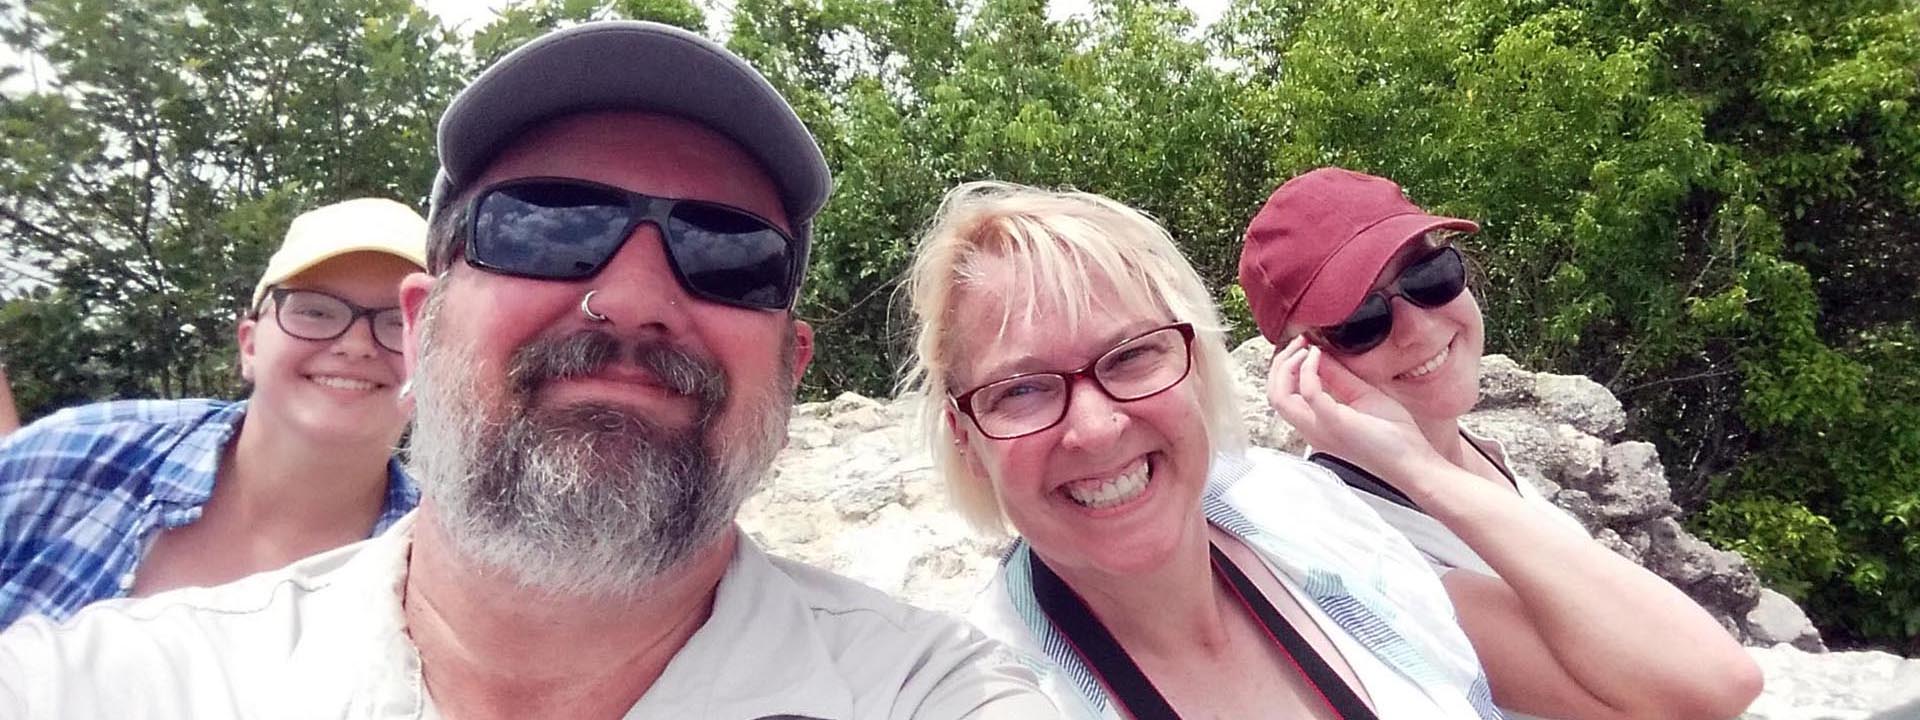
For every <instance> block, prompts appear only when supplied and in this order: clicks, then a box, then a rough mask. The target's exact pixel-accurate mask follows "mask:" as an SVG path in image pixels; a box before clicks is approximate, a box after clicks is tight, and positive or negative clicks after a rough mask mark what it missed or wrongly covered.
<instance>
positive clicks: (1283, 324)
mask: <svg viewBox="0 0 1920 720" xmlns="http://www.w3.org/2000/svg"><path fill="white" fill-rule="evenodd" d="M1441 228H1446V229H1450V230H1461V231H1465V232H1476V231H1478V230H1479V229H1480V226H1479V225H1475V224H1474V223H1472V222H1471V221H1467V220H1461V219H1459V218H1450V217H1441V216H1439V215H1428V214H1427V212H1426V211H1425V210H1421V209H1420V206H1418V205H1415V204H1413V201H1412V200H1408V199H1407V195H1406V192H1405V191H1403V190H1401V189H1400V186H1399V185H1395V184H1394V183H1393V181H1392V180H1388V179H1386V178H1379V177H1374V176H1372V175H1367V174H1364V173H1357V172H1354V171H1352V170H1345V169H1342V168H1336V167H1324V168H1320V169H1318V170H1313V171H1311V172H1308V173H1306V174H1303V175H1299V176H1297V177H1295V178H1293V179H1292V180H1288V181H1287V182H1286V184H1284V185H1281V186H1280V188H1279V189H1277V190H1274V191H1273V195H1272V196H1270V197H1268V198H1267V204H1266V205H1265V206H1263V207H1261V208H1260V212H1259V213H1258V214H1255V215H1254V216H1253V222H1251V223H1248V224H1247V234H1246V245H1245V246H1244V247H1242V248H1241V249H1240V288H1241V289H1242V290H1244V291H1245V292H1246V294H1247V305H1248V306H1249V307H1251V308H1252V310H1253V320H1254V322H1255V323H1258V324H1259V325H1260V334H1262V335H1265V336H1267V339H1268V340H1271V341H1273V342H1274V343H1275V344H1278V343H1279V342H1280V341H1281V339H1282V333H1283V332H1285V330H1286V328H1287V325H1288V324H1289V323H1298V324H1300V325H1305V326H1309V327H1323V326H1327V325H1335V324H1338V323H1339V322H1340V321H1342V320H1345V319H1347V316H1348V315H1350V314H1352V313H1353V309H1354V308H1356V307H1359V306H1360V300H1361V299H1362V298H1364V297H1366V295H1367V292H1368V291H1369V290H1370V289H1372V287H1373V280H1374V278H1376V277H1379V276H1380V270H1381V269H1382V268H1385V267H1386V266H1387V261H1388V260H1391V259H1393V254H1394V253H1396V252H1398V251H1399V250H1400V248H1401V247H1402V246H1404V245H1405V244H1406V243H1407V241H1408V240H1412V239H1414V238H1417V237H1420V236H1422V235H1424V234H1426V233H1427V232H1428V231H1431V230H1437V229H1441Z"/></svg>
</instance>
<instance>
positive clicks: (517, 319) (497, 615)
mask: <svg viewBox="0 0 1920 720" xmlns="http://www.w3.org/2000/svg"><path fill="white" fill-rule="evenodd" d="M438 140H439V150H440V161H441V172H440V174H439V179H438V181H437V182H436V183H435V187H434V190H433V194H432V208H431V211H430V213H429V223H430V227H429V236H428V271H429V272H427V273H420V274H415V275H412V276H409V277H407V278H406V279H405V280H403V281H402V282H401V288H400V301H401V307H402V308H403V310H404V311H405V313H406V316H407V343H406V357H407V361H408V366H409V368H410V369H411V371H412V394H413V398H414V401H415V403H416V410H417V419H416V426H415V429H414V431H413V445H412V470H413V471H414V475H415V477H416V478H417V480H418V483H419V485H420V487H421V491H422V495H423V499H422V501H421V505H420V509H419V510H418V511H417V512H416V513H415V514H414V515H413V516H412V517H410V518H408V519H405V520H402V521H401V522H400V523H399V524H397V525H396V526H395V527H394V529H393V530H392V531H390V532H388V533H387V534H385V535H383V536H381V537H378V538H375V539H373V540H369V541H367V542H365V543H361V544H358V545H354V546H349V547H347V548H344V549H341V550H338V551H334V552H331V553H326V554H322V555H318V556H315V557H313V558H310V559H307V560H303V561H300V562H297V563H295V564H293V565H292V566H289V567H287V568H285V569H283V570H280V571H276V572H270V573H265V574H262V575H256V576H253V577H251V578H248V579H246V580H242V581H240V582H238V583H235V584H232V585H227V586H222V587H219V588H213V589H207V590H194V591H183V592H176V593H168V594H162V595H159V596H155V597H152V598H147V599H144V600H140V601H133V602H125V601H116V602H111V603H107V604H105V605H101V606H96V608H93V609H89V610H87V611H85V612H82V613H81V614H80V615H78V616H76V617H75V619H74V620H73V621H72V622H71V623H69V624H67V625H64V626H55V625H52V624H50V623H47V622H43V621H39V622H27V623H22V624H21V625H17V626H15V627H14V629H12V630H10V631H8V632H7V633H6V634H4V635H0V716H4V717H13V716H16V715H18V716H39V717H109V716H111V717H124V716H127V715H128V714H134V715H139V716H143V717H193V718H227V717H231V718H241V717H354V718H360V717H376V718H422V717H449V718H458V719H461V720H466V719H472V718H541V717H551V718H619V717H627V718H641V717H662V718H668V717H670V718H680V717H694V718H766V717H782V718H785V717H807V718H1023V719H1024V718H1035V717H1052V716H1054V710H1053V708H1052V706H1051V705H1050V704H1049V703H1048V702H1047V701H1046V700H1045V699H1044V698H1043V697H1042V696H1041V695H1040V694H1039V691H1038V689H1037V687H1036V686H1035V684H1034V678H1033V676H1032V674H1031V673H1030V672H1028V671H1027V670H1026V668H1025V667H1024V666H1022V665H1020V664H1018V663H1016V662H1012V661H1010V660H1007V659H1004V656H1003V655H1002V653H1003V652H1005V651H1004V649H1002V648H1000V647H999V646H996V645H994V644H992V643H991V642H990V641H987V640H985V639H984V638H982V637H981V636H980V635H979V634H978V633H977V632H976V631H974V630H973V629H972V628H971V627H969V626H966V625H964V624H963V623H960V622H959V621H957V620H953V619H950V618H947V617H945V616H941V615H937V614H934V613H929V612H925V611H921V610H917V609H914V608H911V607H908V606H906V605H903V604H900V603H898V602H896V601H893V600H891V599H889V598H886V597H885V596H883V595H881V594H880V593H878V592H877V591H874V590H872V589H869V588H866V587H863V586H860V585H858V584H857V583H854V582H852V581H850V580H846V579H844V578H840V577H837V576H834V575H832V574H829V573H826V572H824V571H820V570H816V569H813V568H809V567H806V566H803V565H799V564H795V563H790V562H786V561H782V560H779V559H776V558H772V557H770V556H768V555H767V554H765V553H764V552H762V551H761V550H760V549H759V548H758V547H756V546H755V545H754V544H753V543H752V541H751V540H748V539H745V538H743V537H741V534H740V532H739V531H738V530H737V529H736V527H735V526H734V523H733V518H734V514H735V513H736V512H737V511H738V509H739V507H740V505H741V503H742V502H744V501H745V499H746V497H747V495H748V494H749V493H750V492H751V491H752V490H753V488H754V487H755V485H756V483H757V482H758V481H759V480H760V479H761V478H762V477H763V476H764V475H765V474H766V472H767V469H768V466H769V465H770V463H771V462H772V460H773V457H774V454H775V453H776V452H777V451H778V450H779V449H780V447H781V446H782V444H783V443H784V441H785V432H786V424H787V413H788V408H789V406H790V405H791V403H792V400H793V390H794V385H795V383H796V382H797V381H798V379H799V377H800V374H801V373H802V372H803V371H804V370H805V368H806V365H807V362H808V360H809V359H810V358H811V356H812V348H813V334H812V330H811V328H809V327H808V326H807V325H806V324H805V323H804V322H801V321H799V320H797V319H795V318H794V316H793V312H792V308H793V304H794V301H795V298H796V297H797V295H798V290H799V284H800V281H801V278H802V277H803V275H804V272H805V266H806V257H807V251H808V244H809V242H810V240H811V237H812V233H811V227H810V225H811V221H812V219H813V217H814V215H815V214H816V213H817V212H818V211H819V209H820V208H821V206H822V205H824V204H825V202H826V198H827V194H828V191H829V189H830V186H831V181H830V178H829V176H828V174H827V169H826V164H825V161H824V159H823V158H822V157H821V154H820V151H819V148H818V147H817V145H816V144H815V142H814V140H813V138H812V136H811V135H810V134H808V132H807V130H806V128H805V127H804V126H802V125H801V123H800V121H799V119H798V118H797V117H796V116H795V115H794V113H793V110H792V109H791V108H790V107H789V106H788V105H787V103H786V102H785V101H784V100H783V99H782V98H781V97H780V96H779V95H778V94H777V93H776V92H775V91H774V90H773V88H772V87H771V86H770V85H769V84H768V83H767V82H766V80H765V79H763V78H762V77H760V75H759V74H758V73H756V72H755V71H754V70H753V69H752V68H751V67H749V66H748V65H747V64H746V63H745V62H743V61H742V60H740V59H739V58H738V57H735V56H733V55H732V54H730V53H728V52H727V51H726V50H725V49H723V48H721V47H720V46H718V45H715V44H713V43H711V42H709V41H707V40H705V39H703V38H701V37H699V36H697V35H694V34H692V33H688V32H685V31H682V30H678V29H675V28H671V27H667V26H664V25H657V24H652V23H640V22H600V23H589V24H585V25H579V26H575V27H572V28H568V29H565V30H560V31H557V32H554V33H551V34H549V35H547V36H545V37H542V38H539V39H536V40H534V41H532V42H531V43H529V44H527V45H526V46H524V47H522V48H520V49H518V50H516V51H515V52H513V53H511V54H509V55H508V56H506V57H505V58H503V59H501V60H500V61H499V62H498V63H496V64H495V65H494V66H493V67H491V68H489V69H488V70H487V71H486V72H485V73H484V74H482V75H481V76H480V77H479V78H478V79H477V80H475V81H474V82H473V84H471V85H470V86H468V87H467V88H466V89H465V90H463V91H462V92H461V93H460V95H459V96H458V97H456V98H455V99H454V101H453V103H452V104H451V105H450V106H449V107H448V109H447V112H446V115H445V116H444V117H442V118H441V122H440V129H439V136H438Z"/></svg>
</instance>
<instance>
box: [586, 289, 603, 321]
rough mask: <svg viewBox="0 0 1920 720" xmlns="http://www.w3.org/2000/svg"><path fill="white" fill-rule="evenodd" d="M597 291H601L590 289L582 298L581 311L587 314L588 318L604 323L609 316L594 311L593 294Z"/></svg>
mask: <svg viewBox="0 0 1920 720" xmlns="http://www.w3.org/2000/svg"><path fill="white" fill-rule="evenodd" d="M596 292H600V291H598V290H588V291H587V294H586V295H584V296H582V297H581V298H580V313H581V314H583V315H586V316H587V319H588V320H592V321H594V322H597V323H603V322H606V321H607V316H605V315H601V314H600V313H597V312H594V311H593V294H594V293H596Z"/></svg>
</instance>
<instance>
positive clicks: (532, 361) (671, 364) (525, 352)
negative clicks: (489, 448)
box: [507, 330, 727, 417]
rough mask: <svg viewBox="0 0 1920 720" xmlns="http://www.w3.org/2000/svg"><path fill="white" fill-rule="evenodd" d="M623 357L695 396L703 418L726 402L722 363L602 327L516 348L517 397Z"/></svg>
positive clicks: (511, 377) (512, 375) (513, 378)
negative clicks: (630, 338) (625, 338)
mask: <svg viewBox="0 0 1920 720" xmlns="http://www.w3.org/2000/svg"><path fill="white" fill-rule="evenodd" d="M621 361H628V362H631V363H633V364H634V366H636V367H638V368H640V369H642V370H645V371H647V372H648V373H651V374H652V375H653V376H654V377H656V378H658V379H659V380H660V383H661V384H662V385H664V386H666V387H667V388H668V389H670V390H672V391H674V392H676V393H679V394H681V395H686V396H690V397H692V398H694V400H695V401H696V402H698V403H699V405H700V408H701V414H702V415H703V416H707V417H711V416H712V414H713V412H714V411H716V410H718V409H719V408H720V406H721V405H722V404H724V403H725V402H726V399H727V398H726V395H727V383H726V372H725V371H723V370H721V369H720V367H719V366H718V365H717V364H715V363H713V362H711V361H708V360H706V359H703V358H700V357H696V356H694V355H693V354H692V353H688V352H686V351H684V350H681V349H679V348H676V347H673V346H671V345H668V344H666V343H664V342H659V341H655V340H634V341H631V342H623V341H622V340H621V339H620V338H618V337H615V336H614V335H613V334H612V333H608V332H604V331H601V330H581V331H579V332H576V333H572V334H570V335H566V336H563V337H555V338H543V339H541V340H537V341H535V342H533V343H531V344H528V345H527V346H525V347H522V348H520V349H519V350H516V351H514V353H513V358H512V360H511V362H510V367H509V369H508V371H507V381H508V383H509V384H510V385H511V386H512V387H513V390H514V393H515V394H516V395H518V396H520V397H522V398H526V397H531V396H532V395H533V393H534V392H535V391H536V390H539V389H540V386H541V385H544V384H546V383H548V382H551V381H554V380H565V379H569V378H576V377H582V376H586V375H592V374H594V373H597V372H600V371H601V370H604V369H606V368H607V367H608V366H610V365H613V364H615V363H618V362H621Z"/></svg>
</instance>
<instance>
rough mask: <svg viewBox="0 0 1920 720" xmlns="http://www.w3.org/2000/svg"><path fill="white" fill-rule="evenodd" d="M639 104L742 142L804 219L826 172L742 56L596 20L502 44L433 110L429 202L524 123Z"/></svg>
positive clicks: (664, 32)
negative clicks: (436, 114) (435, 156)
mask: <svg viewBox="0 0 1920 720" xmlns="http://www.w3.org/2000/svg"><path fill="white" fill-rule="evenodd" d="M616 109H617V110H642V111H649V112H658V113H662V114H668V115H676V116H680V117H684V118H687V119H690V120H694V121H697V122H699V123H701V124H703V125H706V126H708V127H711V128H713V129H715V130H717V131H719V132H721V133H722V134H724V135H727V136H728V137H730V138H732V139H733V140H734V141H735V142H738V143H739V144H740V145H741V146H742V147H744V148H745V149H746V150H747V151H748V152H749V153H751V154H752V155H753V156H754V157H755V158H756V159H757V160H759V161H760V163H761V165H762V166H763V167H764V168H765V170H766V171H767V173H768V174H769V175H771V176H772V179H773V180H774V183H775V184H776V185H777V186H778V187H779V189H780V193H781V199H782V201H783V202H784V204H785V206H786V209H787V212H788V213H789V215H791V219H792V220H793V221H794V222H795V223H796V224H799V223H804V222H806V221H807V220H810V219H811V218H812V217H813V216H814V214H816V213H818V212H819V211H820V208H821V207H822V206H824V205H825V204H826V202H827V196H828V195H829V194H830V193H831V191H832V187H833V181H832V178H831V176H830V175H829V174H828V172H827V164H826V158H825V157H824V156H822V155H821V153H820V148H819V146H818V145H817V144H815V142H814V139H813V135H812V134H811V133H809V132H807V128H806V126H805V125H804V124H802V123H801V122H800V118H799V117H798V116H796V115H795V114H794V112H793V109H792V108H791V107H789V106H788V105H787V103H786V101H785V100H784V99H783V98H782V97H781V96H780V94H779V93H778V92H777V91H775V90H774V88H773V85H772V84H770V83H768V82H767V80H766V78H764V77H761V76H760V73H759V72H757V71H755V70H754V69H753V68H752V67H751V66H749V65H747V64H746V62H745V61H743V60H741V59H740V58H738V57H735V56H733V55H732V54H731V53H728V52H726V51H725V50H724V49H723V48H721V47H720V46H718V45H715V44H713V43H712V42H711V41H709V40H707V39H705V38H702V37H700V36H698V35H695V34H693V33H690V32H687V31H685V30H682V29H680V28H676V27H672V26H669V25H662V24H659V23H651V22H639V21H606V22H595V23H587V24H584V25H577V26H574V27H571V28H567V29H564V30H560V31H557V32H554V33H550V34H548V35H546V36H543V37H541V38H538V39H536V40H534V41H532V42H529V43H527V44H526V45H524V46H522V47H520V48H519V49H517V50H514V51H513V52H512V53H509V54H508V55H507V56H506V57H504V58H502V59H501V60H500V61H499V62H497V63H494V65H493V66H492V67H491V68H488V69H487V71H486V72H485V73H482V74H481V75H480V77H479V78H478V79H476V80H474V81H473V84H471V85H469V86H467V88H466V89H465V90H463V91H462V92H461V93H460V95H459V96H458V97H456V98H454V101H453V103H452V104H451V105H450V106H448V108H447V112H446V114H445V115H443V116H442V117H441V121H440V132H439V151H440V164H441V167H442V172H443V173H444V174H445V176H446V177H445V178H444V179H436V182H435V187H434V192H433V198H432V199H433V203H432V205H433V207H434V209H435V211H438V210H439V209H441V208H442V207H443V206H444V205H445V203H446V202H447V201H449V200H451V198H448V197H443V195H446V194H450V192H451V190H452V188H458V187H464V186H465V185H466V184H467V183H468V182H471V181H472V179H473V178H474V177H475V176H477V175H479V173H480V172H482V171H483V170H484V169H485V167H486V165H487V163H488V162H490V161H491V160H492V158H493V156H494V155H495V154H497V153H498V152H499V150H500V149H501V148H502V147H504V146H505V145H506V144H507V143H509V142H511V141H512V140H513V139H514V138H515V137H517V136H518V135H519V134H520V133H522V132H523V131H525V130H527V129H528V128H530V127H532V126H534V125H535V124H538V123H541V122H544V121H546V120H550V119H553V118H556V117H560V116H562V115H568V114H572V113H579V112H589V111H594V110H616Z"/></svg>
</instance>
